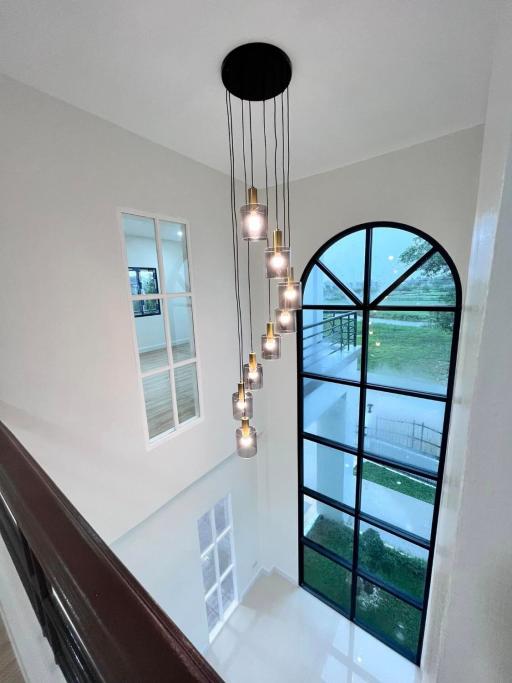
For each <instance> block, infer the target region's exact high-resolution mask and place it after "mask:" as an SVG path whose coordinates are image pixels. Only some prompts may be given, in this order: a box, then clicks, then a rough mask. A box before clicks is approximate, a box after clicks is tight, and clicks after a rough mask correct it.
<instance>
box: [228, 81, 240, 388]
mask: <svg viewBox="0 0 512 683" xmlns="http://www.w3.org/2000/svg"><path fill="white" fill-rule="evenodd" d="M226 109H227V117H228V137H229V160H230V179H231V227H232V240H233V264H234V271H235V300H236V309H237V334H238V361H239V371H240V380H241V381H242V378H243V330H242V309H241V304H240V278H239V259H238V225H237V217H236V184H235V151H234V141H233V112H232V108H231V95H230V94H229V92H228V91H227V90H226Z"/></svg>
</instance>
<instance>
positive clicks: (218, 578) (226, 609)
mask: <svg viewBox="0 0 512 683" xmlns="http://www.w3.org/2000/svg"><path fill="white" fill-rule="evenodd" d="M223 500H225V501H226V510H227V514H228V524H227V526H226V528H225V529H223V530H222V531H221V532H220V533H217V528H216V524H215V506H213V507H212V508H211V510H209V511H208V518H209V522H210V529H211V534H212V539H213V540H212V542H211V543H210V544H209V545H208V546H207V547H206V548H205V549H204V550H203V552H202V553H201V562H202V561H203V560H204V559H205V557H206V556H207V555H209V554H210V553H211V552H212V551H213V558H214V566H215V583H214V584H213V586H211V588H209V589H208V590H207V591H205V594H204V602H205V609H206V603H207V601H208V599H209V598H210V597H211V596H212V595H213V594H214V593H216V594H217V601H218V605H219V621H218V622H217V624H216V625H215V626H214V627H213V629H212V630H211V631H210V632H209V638H210V643H211V642H213V640H214V639H215V638H216V637H217V635H218V634H219V633H220V631H221V629H222V627H223V626H224V624H225V623H226V621H227V620H228V619H229V617H230V616H231V614H232V613H233V612H234V610H235V609H236V607H237V606H238V589H237V582H236V560H235V546H234V541H233V517H232V510H231V496H230V495H228V496H226V498H225V499H223ZM221 502H222V500H221V501H219V503H221ZM217 505H218V503H217ZM227 536H229V541H230V543H229V547H230V556H231V562H230V564H229V565H228V567H227V568H226V569H225V570H224V571H223V572H222V574H221V572H220V563H219V543H220V542H221V541H222V540H223V539H224V538H225V537H227ZM230 573H231V574H232V577H233V589H234V595H233V600H232V601H231V602H230V603H229V604H228V605H226V606H225V605H224V601H223V598H222V590H221V586H222V582H223V581H224V579H225V578H226V577H227V576H229V574H230Z"/></svg>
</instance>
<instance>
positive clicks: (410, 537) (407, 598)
mask: <svg viewBox="0 0 512 683" xmlns="http://www.w3.org/2000/svg"><path fill="white" fill-rule="evenodd" d="M377 226H378V227H395V228H401V229H405V230H407V231H409V232H411V233H413V234H415V235H417V236H418V237H421V238H423V239H424V240H426V241H427V242H429V243H430V244H431V245H432V248H431V249H430V250H429V251H428V252H427V253H425V254H424V255H423V256H422V257H421V258H420V259H419V260H417V261H416V262H415V263H414V264H413V266H411V267H409V268H408V269H406V271H405V272H404V273H403V274H402V275H401V276H400V277H398V278H397V279H396V280H395V281H393V283H392V284H391V285H390V286H388V287H386V288H385V290H384V291H383V292H381V293H380V294H379V295H378V296H377V297H374V300H373V301H372V300H371V295H370V284H371V255H372V234H373V228H374V227H377ZM358 230H364V231H365V251H364V261H365V262H364V292H363V297H362V300H359V299H358V297H356V296H355V294H354V293H353V292H352V291H351V290H350V289H348V288H347V287H346V286H345V285H344V284H343V283H342V282H341V281H340V280H339V279H338V278H337V277H336V276H335V275H334V274H333V273H332V272H331V271H330V270H329V269H328V268H327V267H326V266H325V265H324V263H322V262H321V261H320V258H321V256H322V254H323V253H324V252H325V251H326V250H327V249H328V248H329V247H330V246H331V245H332V244H334V243H336V242H337V241H338V240H340V239H342V238H343V237H345V236H347V235H349V234H351V233H352V232H356V231H358ZM435 252H438V253H440V254H441V255H442V256H443V257H444V259H445V260H446V262H447V264H449V266H450V270H451V275H452V277H453V279H454V283H455V289H456V302H455V305H453V306H435V305H434V306H431V305H421V306H415V305H406V306H403V305H402V306H399V305H393V306H386V305H383V304H382V303H381V302H382V301H383V299H385V297H386V296H387V295H388V294H389V293H390V292H391V291H393V290H394V289H396V288H397V287H398V286H399V285H400V284H401V283H402V282H403V281H404V280H405V279H407V278H408V277H409V276H410V275H411V274H412V273H414V272H415V271H416V270H418V269H419V268H421V266H422V265H423V264H424V263H425V262H426V261H427V260H428V259H429V258H430V257H431V256H432V254H433V253H435ZM314 266H318V267H319V268H320V270H321V271H322V272H324V273H325V274H326V275H327V276H328V277H329V278H330V280H331V281H332V282H333V283H334V284H335V285H336V286H338V287H339V288H340V289H341V290H342V291H343V292H344V293H345V294H347V296H349V297H350V300H351V301H352V303H351V304H334V305H332V304H331V305H329V304H325V303H322V304H304V305H303V311H307V310H323V311H327V310H329V311H350V310H357V311H359V312H361V313H362V335H361V365H360V370H361V372H360V380H359V381H356V380H347V379H340V378H337V377H332V376H326V375H323V374H317V373H311V372H305V371H304V370H303V338H302V337H303V335H302V330H303V311H299V312H298V317H297V323H298V334H297V364H298V425H299V444H298V456H299V463H298V470H299V496H298V512H299V583H300V585H301V586H302V587H303V588H305V589H306V590H308V591H309V592H311V593H313V594H314V595H315V596H316V597H318V598H319V599H320V600H322V601H324V602H326V603H327V604H329V605H330V606H331V607H332V608H333V609H335V610H336V611H338V612H340V613H342V614H343V615H344V616H346V617H347V618H349V619H350V620H351V621H354V622H355V623H357V624H358V625H359V626H360V627H361V628H363V629H364V630H367V631H368V632H370V633H371V634H372V635H374V636H375V637H377V638H378V639H380V640H382V641H383V642H385V643H386V644H387V645H388V646H389V647H391V648H392V649H395V650H397V651H398V652H400V653H401V654H402V655H404V656H405V657H406V658H408V659H410V660H412V661H413V662H415V663H416V664H419V663H420V659H421V650H422V644H423V634H424V629H425V619H426V611H427V606H428V597H429V589H430V577H431V572H432V563H433V555H434V552H433V551H434V546H435V536H436V530H437V519H438V512H439V501H440V495H441V483H442V475H443V469H444V459H445V454H446V445H447V438H448V427H449V419H450V409H451V400H452V395H453V383H454V376H455V361H456V353H457V343H458V332H459V326H460V316H461V297H462V294H461V287H460V281H459V279H458V275H457V272H456V269H455V267H454V265H453V262H452V261H451V259H450V257H449V256H448V254H447V253H446V251H445V250H444V249H443V248H442V247H441V246H440V245H439V244H436V243H435V242H434V240H432V239H431V238H430V237H428V236H426V235H425V234H424V233H422V232H420V231H418V230H416V229H414V228H410V227H409V226H404V225H401V224H397V223H391V222H379V223H375V224H365V225H362V226H356V227H355V228H352V229H350V230H347V231H345V232H343V233H341V234H339V235H337V236H336V237H335V238H333V239H332V240H330V241H329V242H328V243H327V244H325V245H324V246H323V247H321V248H320V249H319V250H318V252H317V253H316V254H315V256H314V257H313V258H312V259H311V261H310V262H309V264H308V265H307V266H306V268H305V270H304V274H303V276H302V279H301V281H302V285H303V290H304V288H305V285H306V282H307V279H308V276H309V274H310V272H311V270H312V269H313V267H314ZM385 310H389V311H427V312H435V311H443V312H452V313H453V314H454V320H453V331H452V340H451V349H450V359H449V375H448V382H447V388H446V394H432V393H429V392H425V391H416V390H412V389H399V388H395V387H392V386H387V385H379V384H374V383H370V382H368V381H367V374H368V351H369V344H368V338H369V337H368V332H369V329H370V326H369V322H370V313H371V312H372V311H385ZM304 379H318V380H321V381H322V382H331V383H336V384H341V385H347V386H354V387H358V388H359V392H360V394H359V409H358V413H359V419H358V435H357V447H354V446H350V445H349V444H344V443H342V442H337V441H333V440H332V439H328V438H323V437H322V436H318V435H313V434H310V433H308V432H307V431H305V429H304V393H303V381H304ZM367 390H377V391H382V392H388V393H392V394H399V395H405V396H410V397H415V398H425V399H429V400H435V401H439V402H442V403H443V404H445V411H444V420H443V427H442V439H441V445H440V454H439V466H438V470H437V472H435V473H434V472H429V471H426V470H423V469H421V468H418V467H415V466H411V465H405V464H403V463H399V462H395V461H394V460H390V459H389V458H386V457H383V456H380V455H378V454H375V453H371V452H368V451H366V450H365V413H366V392H367ZM304 439H307V440H309V441H314V442H316V443H318V444H321V445H325V446H328V447H329V448H332V449H334V450H337V451H340V452H345V453H347V452H348V453H350V454H352V455H354V456H355V457H356V462H357V465H356V491H355V501H354V507H351V506H350V505H347V504H345V503H341V502H339V501H337V500H335V499H332V498H330V497H328V496H325V495H322V494H321V493H318V492H316V491H314V490H312V489H310V488H308V487H306V486H304V470H303V466H304V454H303V453H304ZM363 460H368V461H371V462H375V463H378V464H381V465H385V466H389V467H391V468H393V469H394V470H397V471H398V472H400V471H402V472H404V473H406V474H412V475H416V476H421V477H423V478H426V479H429V480H431V481H433V482H434V483H435V485H436V490H435V501H434V505H433V518H432V526H431V534H430V538H429V539H425V538H422V537H419V536H417V535H415V534H411V533H410V532H407V531H405V530H404V529H401V528H399V527H396V526H394V525H392V524H390V523H389V522H386V521H385V520H382V519H377V518H375V517H373V516H371V515H369V514H366V513H365V512H364V511H363V510H361V491H362V479H363V477H362V463H363ZM304 496H308V497H310V498H313V499H315V500H316V501H318V502H320V503H324V504H327V505H329V506H330V507H332V508H334V509H336V510H339V511H341V512H343V513H345V514H348V515H350V516H351V517H352V518H353V520H354V533H353V553H352V559H351V560H347V559H346V558H343V557H341V556H340V555H338V554H336V553H335V552H333V551H332V550H330V549H327V548H325V547H324V546H322V545H319V544H317V543H315V542H314V541H312V540H310V539H309V538H307V537H306V536H305V535H304V504H303V502H304ZM360 522H365V523H368V524H371V525H373V526H375V527H377V528H380V529H381V530H383V531H385V532H388V533H390V534H393V535H394V536H396V537H398V538H402V539H404V540H407V541H408V542H410V543H412V544H414V545H417V546H418V547H422V548H425V549H426V550H427V551H428V562H427V568H426V577H425V586H424V596H423V600H418V599H416V598H414V597H413V596H411V595H409V594H407V593H406V592H403V591H401V590H399V589H397V588H396V587H395V586H392V585H390V584H389V583H387V582H386V581H384V580H383V579H381V578H380V577H378V576H375V575H374V574H372V573H371V572H369V571H367V570H365V569H363V568H362V567H360V566H359V561H358V560H359V558H358V554H359V541H360V534H359V531H360ZM304 548H310V549H312V550H314V551H315V552H317V553H318V554H319V555H321V556H323V557H326V558H328V559H329V560H331V561H332V562H334V563H335V564H336V565H339V566H340V567H343V568H345V569H347V570H349V571H350V572H351V574H352V578H351V588H350V609H349V610H345V609H344V608H342V607H341V606H340V605H339V604H338V603H336V602H335V601H333V600H331V599H330V598H329V597H328V596H326V595H325V594H323V593H321V592H319V591H318V590H316V589H315V588H314V587H312V586H308V585H307V583H306V582H305V580H304ZM360 579H363V580H364V581H368V582H370V583H372V584H374V585H375V586H377V587H378V588H379V589H382V590H383V591H385V592H386V593H387V594H389V595H391V596H394V597H396V598H398V599H400V600H402V601H403V602H404V603H405V604H407V605H410V606H411V607H412V608H413V609H415V610H418V611H419V612H420V615H421V622H420V630H419V642H418V648H417V651H416V653H415V655H414V656H411V653H410V652H409V651H408V650H405V649H401V648H400V647H399V646H397V644H396V643H395V642H393V641H392V640H391V639H389V638H386V637H385V636H383V635H382V633H378V632H377V631H373V630H372V628H371V627H369V626H368V625H367V624H364V623H361V621H360V620H359V619H358V618H357V616H356V606H357V590H358V581H359V580H360Z"/></svg>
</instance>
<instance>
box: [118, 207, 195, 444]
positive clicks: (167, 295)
mask: <svg viewBox="0 0 512 683" xmlns="http://www.w3.org/2000/svg"><path fill="white" fill-rule="evenodd" d="M124 215H127V216H136V217H140V218H148V219H150V220H152V221H153V224H154V230H155V248H156V255H157V264H158V271H159V275H160V279H159V283H158V286H159V289H160V291H159V292H158V293H156V294H132V292H131V290H130V305H131V308H132V322H133V324H134V326H135V319H136V318H137V317H138V316H135V315H134V314H133V302H134V301H150V300H159V302H160V309H161V315H162V317H163V321H164V335H165V344H166V355H167V360H168V362H167V363H166V364H163V365H161V366H159V367H157V368H153V369H151V370H146V371H142V369H141V367H140V363H139V375H140V378H141V380H144V379H146V378H147V377H152V376H156V375H159V374H162V373H166V372H167V373H168V375H169V380H170V385H171V402H172V414H173V423H174V424H173V426H172V427H171V428H170V429H167V430H165V431H163V432H161V433H159V434H156V435H154V436H153V437H151V436H150V434H149V425H148V422H147V419H146V421H145V427H146V438H147V441H148V442H149V443H155V442H158V441H160V440H161V439H163V438H165V437H167V436H169V435H170V434H174V433H176V432H177V431H179V430H180V428H182V427H183V426H185V425H188V424H190V423H191V422H194V421H196V420H198V419H199V418H200V416H201V397H200V387H199V360H198V357H197V340H196V336H195V329H196V328H195V307H194V299H193V295H192V273H191V272H190V271H191V269H190V239H189V226H188V223H185V222H183V221H182V220H179V219H173V218H168V217H161V216H157V215H154V214H145V213H144V214H143V213H137V212H135V211H123V212H122V213H121V216H124ZM161 221H164V222H171V223H179V224H180V225H182V226H183V231H184V234H185V240H184V241H185V245H186V253H187V271H188V284H189V291H186V292H167V291H165V289H166V286H165V283H166V282H167V280H166V269H165V262H164V258H163V253H162V251H163V250H162V244H161V237H160V223H161ZM123 239H125V238H124V232H123ZM132 269H133V267H132ZM128 270H130V266H128ZM177 298H186V299H188V300H190V305H191V316H192V339H193V343H194V356H193V357H191V358H187V359H185V360H182V361H177V362H175V361H174V358H173V349H172V330H171V324H170V319H169V308H168V305H167V302H168V301H170V300H171V299H177ZM134 336H135V347H136V348H137V341H136V333H135V332H134ZM187 365H195V367H196V382H197V414H196V415H194V416H193V417H191V418H188V419H186V420H183V421H181V420H180V418H179V411H178V402H177V392H176V377H175V372H174V370H175V369H178V368H181V367H185V366H187ZM140 391H141V394H142V403H143V406H144V411H145V413H146V408H145V398H144V389H143V385H142V381H141V387H140Z"/></svg>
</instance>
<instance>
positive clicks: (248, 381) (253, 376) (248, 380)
mask: <svg viewBox="0 0 512 683" xmlns="http://www.w3.org/2000/svg"><path fill="white" fill-rule="evenodd" d="M244 384H245V388H246V389H251V390H253V391H254V390H255V389H261V388H262V387H263V367H262V365H261V363H258V362H257V361H256V354H255V353H252V352H251V353H250V354H249V362H248V363H245V365H244Z"/></svg>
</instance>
